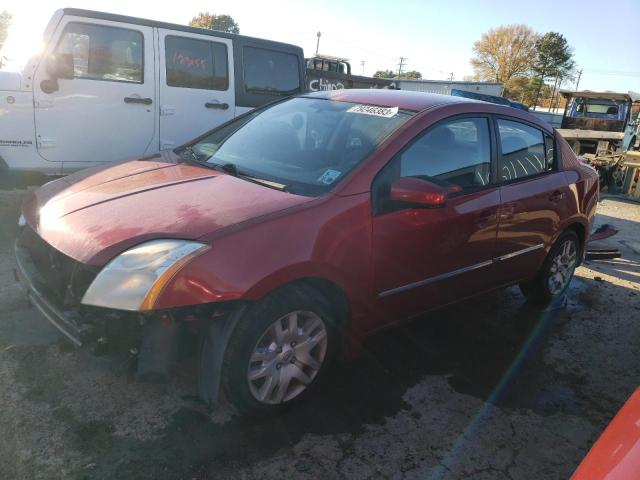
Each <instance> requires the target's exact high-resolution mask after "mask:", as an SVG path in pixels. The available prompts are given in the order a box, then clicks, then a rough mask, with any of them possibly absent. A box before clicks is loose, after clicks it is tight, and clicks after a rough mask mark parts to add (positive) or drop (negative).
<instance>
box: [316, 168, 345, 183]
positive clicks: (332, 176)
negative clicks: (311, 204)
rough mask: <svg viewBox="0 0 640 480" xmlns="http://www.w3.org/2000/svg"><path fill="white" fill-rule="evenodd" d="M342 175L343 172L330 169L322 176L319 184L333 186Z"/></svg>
mask: <svg viewBox="0 0 640 480" xmlns="http://www.w3.org/2000/svg"><path fill="white" fill-rule="evenodd" d="M340 175H342V172H339V171H338V170H331V169H330V168H328V169H326V170H325V171H324V173H323V174H322V175H320V178H319V179H318V182H320V183H324V184H325V185H331V184H332V183H333V182H335V181H336V179H337V178H338V177H339V176H340Z"/></svg>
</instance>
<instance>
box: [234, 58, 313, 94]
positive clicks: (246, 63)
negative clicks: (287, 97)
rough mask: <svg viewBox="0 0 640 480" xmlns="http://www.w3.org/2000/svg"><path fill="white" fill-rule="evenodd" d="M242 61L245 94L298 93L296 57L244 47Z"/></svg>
mask: <svg viewBox="0 0 640 480" xmlns="http://www.w3.org/2000/svg"><path fill="white" fill-rule="evenodd" d="M242 59H243V69H244V88H245V90H246V91H247V92H252V93H272V94H275V95H277V94H291V93H295V92H298V91H300V72H299V66H298V57H297V56H295V55H293V54H291V53H284V52H278V51H276V50H268V49H265V48H256V47H244V48H243V52H242Z"/></svg>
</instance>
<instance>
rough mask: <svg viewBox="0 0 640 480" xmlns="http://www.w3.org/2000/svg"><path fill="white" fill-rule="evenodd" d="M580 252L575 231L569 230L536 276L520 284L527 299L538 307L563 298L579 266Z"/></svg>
mask: <svg viewBox="0 0 640 480" xmlns="http://www.w3.org/2000/svg"><path fill="white" fill-rule="evenodd" d="M580 250H581V246H580V241H579V239H578V235H576V233H575V232H574V231H572V230H567V231H566V232H564V233H563V234H562V235H560V237H559V238H558V239H557V240H556V242H555V243H554V244H553V247H551V250H550V251H549V254H548V255H547V258H546V259H545V261H544V263H543V264H542V267H541V268H540V270H539V271H538V273H537V274H536V276H535V277H534V278H533V279H532V280H530V281H529V282H523V283H521V284H520V290H521V291H522V293H523V294H524V295H525V297H527V299H528V300H529V301H530V302H532V303H534V304H537V305H548V304H550V303H553V302H554V301H556V300H558V299H560V298H562V296H563V295H564V292H565V291H566V289H567V287H568V286H569V283H570V282H571V279H572V278H573V273H574V272H575V269H576V267H577V265H578V255H579V253H580Z"/></svg>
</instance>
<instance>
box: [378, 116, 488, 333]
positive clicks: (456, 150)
mask: <svg viewBox="0 0 640 480" xmlns="http://www.w3.org/2000/svg"><path fill="white" fill-rule="evenodd" d="M491 139H492V135H491V124H490V118H489V117H485V116H473V117H454V118H452V119H447V120H444V121H442V122H439V123H438V124H436V125H435V126H433V127H430V128H429V129H428V130H426V131H425V132H423V133H422V134H420V135H419V136H418V137H417V138H416V139H415V140H414V141H413V142H412V143H411V144H410V145H409V146H408V147H407V148H406V149H405V150H403V151H402V152H401V153H399V154H398V155H396V157H395V158H394V159H393V160H392V161H391V162H390V163H389V164H388V165H387V166H386V167H385V169H384V170H383V171H382V172H381V173H380V174H379V175H378V177H377V178H376V180H375V181H374V186H373V202H374V217H373V252H374V258H373V268H374V282H373V288H374V295H376V297H377V304H378V306H379V308H380V311H381V312H383V313H384V314H385V315H384V317H386V319H385V320H381V321H385V322H388V321H393V320H401V319H403V318H406V317H407V316H411V315H413V314H416V313H419V312H421V311H424V310H426V309H428V308H431V307H434V306H438V305H443V304H446V303H450V302H452V301H454V300H457V299H460V298H464V297H466V296H468V295H471V294H474V293H478V292H480V291H483V290H486V289H488V288H491V286H492V283H491V278H492V277H491V275H492V272H493V268H494V265H493V254H494V249H495V242H496V233H497V211H498V206H499V204H500V194H499V187H498V186H497V185H496V184H495V182H494V172H493V171H492V161H491V158H492V151H493V150H494V149H493V148H492V143H493V142H492V140H491ZM494 163H495V162H494ZM398 177H416V178H420V179H424V180H428V181H431V182H434V183H438V184H442V185H445V186H447V187H450V188H451V189H453V190H455V191H457V192H456V193H454V194H452V195H451V196H450V198H448V199H447V202H446V204H445V206H444V207H442V208H434V209H424V208H410V207H407V206H402V205H394V204H392V202H390V201H389V200H388V198H387V196H388V192H389V186H390V184H391V182H393V180H394V179H396V178H398Z"/></svg>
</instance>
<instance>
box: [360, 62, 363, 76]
mask: <svg viewBox="0 0 640 480" xmlns="http://www.w3.org/2000/svg"><path fill="white" fill-rule="evenodd" d="M360 66H361V67H362V75H364V60H361V61H360Z"/></svg>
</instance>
